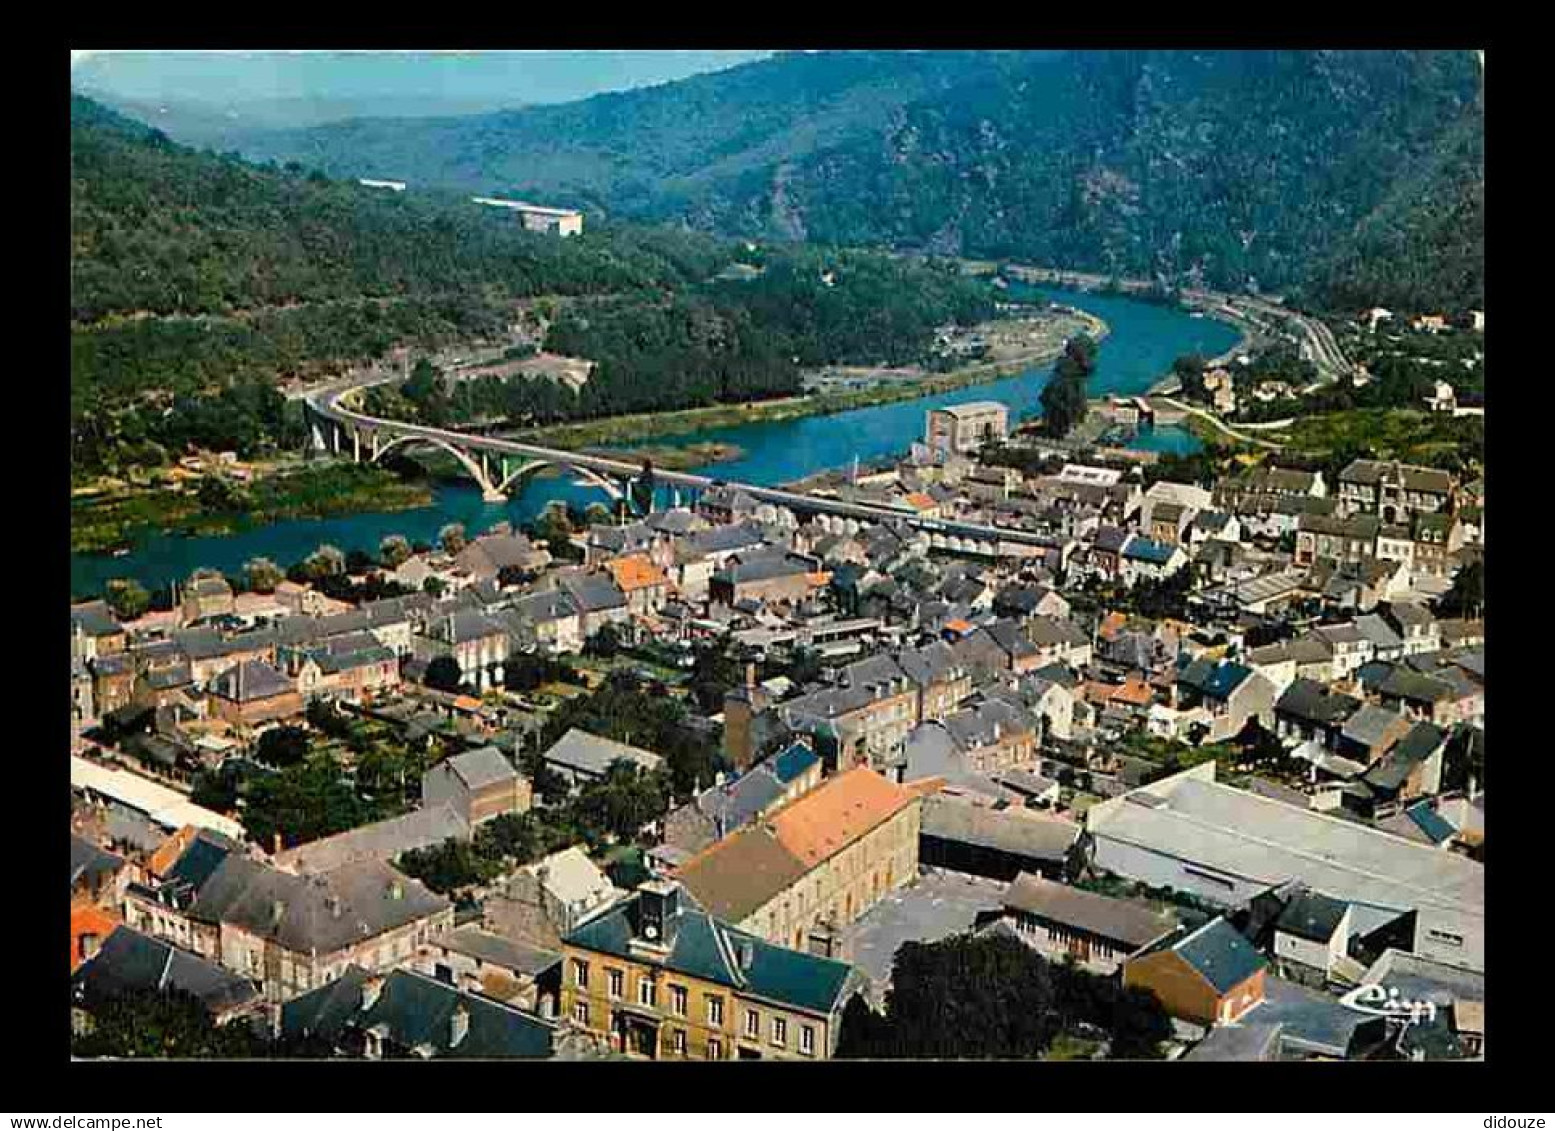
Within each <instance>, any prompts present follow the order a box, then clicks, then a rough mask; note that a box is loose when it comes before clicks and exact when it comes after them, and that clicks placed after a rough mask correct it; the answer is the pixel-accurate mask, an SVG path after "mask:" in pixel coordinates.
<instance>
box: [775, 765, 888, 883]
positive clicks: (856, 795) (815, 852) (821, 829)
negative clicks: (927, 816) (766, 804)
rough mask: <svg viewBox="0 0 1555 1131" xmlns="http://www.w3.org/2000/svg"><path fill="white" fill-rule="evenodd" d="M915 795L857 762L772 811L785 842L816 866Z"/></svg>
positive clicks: (784, 845) (806, 862) (789, 848)
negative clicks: (788, 803)
mask: <svg viewBox="0 0 1555 1131" xmlns="http://www.w3.org/2000/svg"><path fill="white" fill-rule="evenodd" d="M911 802H912V795H911V794H910V793H908V792H907V791H906V790H905V789H903V788H902V787H901V786H899V785H897V784H896V783H895V782H892V781H888V780H886V779H885V778H884V777H882V776H881V775H880V774H878V773H876V772H875V771H874V770H872V769H870V768H869V767H868V766H855V767H853V768H852V769H851V770H848V771H847V772H846V773H843V774H839V775H838V776H837V777H834V778H832V779H831V781H829V782H827V783H826V784H825V785H823V786H821V787H820V788H819V789H815V790H812V791H811V792H810V793H807V794H805V795H804V796H802V797H800V798H799V799H798V800H796V801H794V802H793V803H792V804H790V805H785V806H784V807H783V808H781V809H779V810H778V811H777V812H776V813H775V814H773V816H772V827H773V829H775V830H776V831H777V837H778V841H779V842H780V843H781V844H782V845H783V847H784V848H786V849H788V850H789V851H790V852H792V853H793V854H794V855H795V856H797V857H799V859H800V860H803V861H804V862H805V864H806V865H808V866H809V867H812V868H813V867H815V865H817V864H819V863H820V862H821V861H822V860H825V859H826V858H827V857H828V856H831V855H833V854H835V853H837V852H840V851H841V850H842V849H843V848H846V847H847V846H848V845H849V844H852V843H853V842H854V841H855V840H857V839H858V838H859V837H861V836H863V835H864V834H865V833H867V832H869V831H870V830H871V829H873V828H874V827H875V826H876V825H878V824H880V823H881V822H882V821H885V820H886V819H887V818H889V817H892V816H894V815H895V814H896V813H898V812H900V811H901V810H902V809H903V808H904V807H905V806H907V805H909V804H911Z"/></svg>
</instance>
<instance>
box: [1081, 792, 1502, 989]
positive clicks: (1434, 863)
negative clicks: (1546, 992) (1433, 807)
mask: <svg viewBox="0 0 1555 1131" xmlns="http://www.w3.org/2000/svg"><path fill="white" fill-rule="evenodd" d="M1086 828H1087V831H1088V832H1089V833H1090V834H1091V837H1092V839H1093V842H1094V850H1095V857H1094V859H1095V864H1096V866H1097V867H1100V868H1103V869H1106V870H1107V871H1110V872H1114V873H1117V874H1118V875H1122V876H1127V877H1129V878H1131V879H1136V880H1140V881H1143V882H1145V883H1149V884H1152V885H1154V886H1171V887H1174V888H1178V889H1179V890H1184V891H1190V892H1193V893H1194V894H1196V895H1199V896H1202V897H1204V898H1206V899H1209V900H1213V901H1215V902H1218V903H1221V904H1223V905H1227V906H1235V905H1237V904H1239V903H1241V902H1243V901H1244V900H1246V899H1249V898H1251V897H1252V896H1253V895H1256V894H1257V893H1258V892H1259V891H1261V890H1266V889H1267V888H1269V887H1271V886H1273V885H1275V884H1279V883H1283V882H1285V881H1287V880H1292V879H1299V880H1302V881H1303V882H1305V883H1306V884H1308V885H1309V886H1310V887H1312V888H1315V889H1316V890H1318V891H1322V892H1324V893H1326V894H1328V895H1330V896H1332V897H1333V898H1335V899H1341V900H1344V901H1345V902H1347V903H1350V904H1353V905H1354V907H1355V929H1356V930H1357V931H1366V930H1369V929H1371V928H1372V927H1375V926H1378V925H1380V924H1382V923H1384V922H1387V921H1389V920H1390V919H1393V918H1396V917H1397V916H1398V915H1399V914H1402V913H1404V912H1408V911H1416V912H1417V913H1418V922H1417V927H1416V938H1415V946H1416V949H1417V951H1418V952H1419V953H1420V954H1422V955H1425V956H1427V957H1430V958H1436V959H1440V960H1442V961H1446V962H1451V963H1454V964H1456V965H1460V966H1467V967H1469V968H1471V969H1483V967H1484V960H1485V959H1484V931H1485V875H1484V868H1483V866H1482V865H1480V864H1477V863H1475V862H1474V861H1472V860H1468V859H1466V858H1464V857H1461V856H1457V855H1454V854H1451V853H1445V852H1440V851H1437V850H1435V849H1433V848H1429V847H1427V846H1425V845H1422V844H1418V843H1413V842H1411V841H1408V840H1404V839H1402V838H1400V837H1396V836H1392V835H1390V834H1388V833H1385V832H1381V831H1378V830H1376V829H1372V828H1367V827H1365V826H1362V825H1358V824H1353V823H1351V822H1348V821H1342V820H1338V819H1336V818H1334V817H1330V816H1327V815H1325V814H1322V813H1317V812H1314V811H1312V810H1308V809H1300V808H1297V807H1296V806H1294V805H1288V804H1285V803H1283V802H1280V801H1275V800H1272V799H1270V798H1266V797H1260V796H1258V795H1256V794H1253V793H1249V792H1247V791H1245V790H1240V789H1232V788H1230V787H1228V786H1225V785H1221V784H1219V783H1217V782H1216V781H1215V766H1214V764H1213V763H1206V764H1205V765H1202V766H1196V767H1194V768H1193V769H1191V770H1186V771H1184V772H1183V773H1180V774H1177V775H1174V776H1173V777H1170V778H1166V779H1164V780H1162V781H1158V782H1153V783H1151V784H1150V785H1147V786H1144V787H1141V788H1139V789H1136V790H1133V791H1131V792H1129V793H1126V794H1123V795H1121V796H1119V797H1116V798H1113V799H1112V800H1110V801H1105V802H1103V803H1101V804H1099V805H1096V806H1093V807H1092V808H1091V809H1090V810H1089V811H1088V812H1087V814H1086Z"/></svg>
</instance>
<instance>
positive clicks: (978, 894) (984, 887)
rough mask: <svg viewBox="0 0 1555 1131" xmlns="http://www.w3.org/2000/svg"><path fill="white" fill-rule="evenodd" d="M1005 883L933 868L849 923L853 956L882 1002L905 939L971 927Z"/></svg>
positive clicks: (934, 937) (931, 938) (935, 937)
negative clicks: (894, 960)
mask: <svg viewBox="0 0 1555 1131" xmlns="http://www.w3.org/2000/svg"><path fill="white" fill-rule="evenodd" d="M1004 888H1005V885H1004V884H1002V883H999V882H998V881H996V880H988V879H983V878H981V877H977V876H965V875H962V874H960V873H959V872H944V871H940V870H938V869H934V870H931V871H929V872H928V874H926V875H922V876H919V877H918V881H917V883H915V884H913V885H912V886H910V887H906V888H902V889H901V890H899V891H895V892H892V893H891V894H890V895H888V896H886V897H885V898H884V899H882V900H881V901H880V903H879V904H877V905H876V906H875V907H874V908H872V909H871V910H870V912H869V914H868V915H865V916H864V917H863V918H862V919H860V920H859V921H858V922H856V923H854V924H853V925H852V926H851V927H849V928H848V933H847V943H848V945H849V947H850V954H849V959H850V961H852V962H853V964H854V965H856V966H858V967H859V968H860V969H861V970H863V971H864V972H865V973H866V974H868V975H869V977H870V980H871V982H872V983H873V985H872V994H871V996H873V997H875V998H876V1001H877V1004H878V1002H879V1000H880V998H881V997H882V996H883V995H884V993H885V990H886V987H887V985H889V983H890V978H891V960H892V958H893V957H894V956H895V955H896V949H897V947H899V946H901V945H902V943H904V942H924V943H929V942H938V941H939V940H940V939H944V938H948V937H949V936H951V935H954V934H958V933H960V932H961V931H965V930H968V929H969V928H971V926H972V924H973V922H974V920H976V918H977V913H978V912H979V911H991V910H995V909H997V908H998V907H999V897H1000V895H1001V894H1002V893H1003V891H1004Z"/></svg>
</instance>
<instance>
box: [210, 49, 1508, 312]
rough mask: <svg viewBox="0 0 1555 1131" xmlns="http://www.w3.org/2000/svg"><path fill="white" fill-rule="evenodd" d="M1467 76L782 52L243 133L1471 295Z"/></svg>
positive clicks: (1179, 261) (321, 150) (1471, 147)
mask: <svg viewBox="0 0 1555 1131" xmlns="http://www.w3.org/2000/svg"><path fill="white" fill-rule="evenodd" d="M1479 84H1480V74H1479V64H1478V62H1477V60H1476V59H1475V57H1474V54H1473V53H1472V52H1469V51H1454V52H1443V51H1206V52H1188V51H1069V52H1065V51H1048V52H825V53H814V54H811V53H789V54H783V55H779V56H776V57H774V58H773V59H770V60H765V61H762V62H758V63H752V64H748V65H746V66H741V67H736V68H733V69H731V70H728V71H723V72H718V73H715V74H709V75H701V76H697V77H694V78H690V79H686V80H683V81H681V82H676V83H669V84H665V85H663V86H658V87H652V88H647V89H641V90H635V91H630V92H626V93H621V94H610V95H602V96H599V97H595V98H590V99H586V100H584V101H580V102H575V103H569V104H566V105H561V106H541V107H533V108H529V109H525V110H519V111H513V112H506V113H499V114H485V115H478V116H471V117H462V118H445V119H438V120H421V121H407V120H393V119H362V120H356V121H350V122H342V123H335V124H331V125H327V126H321V127H314V128H310V129H305V130H293V131H285V132H270V133H254V134H247V135H242V136H238V137H234V138H233V139H232V144H235V145H238V146H239V147H240V148H241V149H242V150H243V151H244V152H246V153H249V154H251V155H253V156H256V157H263V158H277V159H280V160H283V161H298V162H301V163H303V164H305V165H307V166H308V167H310V168H311V167H317V168H321V169H323V170H325V171H326V172H329V173H332V174H339V175H347V174H349V175H362V176H380V177H393V178H397V179H404V180H409V181H411V182H413V183H417V184H423V185H432V186H443V187H448V188H452V189H458V190H461V191H465V190H468V191H476V190H478V191H483V192H496V193H510V194H514V195H517V196H521V197H529V198H538V199H540V200H543V201H545V202H548V203H555V204H568V205H574V206H579V207H583V208H586V209H589V210H591V211H593V212H594V213H596V214H602V215H611V216H630V217H634V218H640V219H645V220H679V221H684V222H686V223H689V224H690V225H692V226H694V227H697V228H703V229H707V230H713V231H720V232H725V233H729V234H737V235H743V236H750V237H765V238H785V239H806V240H811V241H816V242H837V243H845V244H872V243H879V244H891V245H895V246H898V247H904V248H916V249H923V250H927V251H932V252H937V253H947V254H962V255H971V256H979V257H996V258H1002V257H1010V258H1016V257H1018V258H1023V259H1027V260H1033V261H1039V262H1046V263H1053V264H1059V265H1064V266H1068V267H1072V268H1076V269H1091V270H1100V271H1107V272H1116V273H1118V274H1124V275H1152V274H1161V275H1165V276H1167V277H1169V278H1172V279H1179V278H1188V279H1191V278H1194V277H1198V278H1201V279H1202V280H1203V281H1204V282H1206V283H1208V284H1211V285H1214V286H1221V287H1234V288H1240V287H1244V286H1247V285H1249V284H1250V283H1255V284H1256V285H1258V286H1260V287H1261V288H1263V289H1265V290H1282V289H1283V290H1288V289H1292V288H1300V287H1302V285H1303V284H1305V285H1306V292H1305V296H1304V297H1306V298H1308V299H1309V300H1311V301H1314V302H1316V303H1320V304H1321V303H1324V302H1344V303H1346V304H1349V305H1354V304H1355V303H1356V302H1371V301H1381V302H1384V303H1393V304H1396V305H1400V306H1408V305H1412V304H1419V305H1424V306H1454V307H1464V306H1474V305H1479V304H1480V303H1481V302H1482V287H1481V274H1480V271H1479V268H1478V258H1479V254H1480V248H1481V247H1482V243H1483V230H1482V223H1483V222H1482V218H1481V211H1480V199H1481V192H1480V188H1479V186H1480V184H1481V183H1482V180H1483V171H1482V148H1481V145H1482V134H1483V114H1482V110H1481V107H1480V104H1479ZM1395 256H1404V257H1407V258H1408V259H1409V261H1410V262H1409V265H1408V267H1407V269H1406V270H1405V271H1404V272H1402V273H1401V272H1400V270H1399V264H1398V263H1396V262H1395V261H1394V257H1395Z"/></svg>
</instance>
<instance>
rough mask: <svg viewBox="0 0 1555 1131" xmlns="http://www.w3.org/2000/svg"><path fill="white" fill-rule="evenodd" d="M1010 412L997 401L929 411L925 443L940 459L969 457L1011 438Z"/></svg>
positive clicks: (973, 402) (969, 403)
mask: <svg viewBox="0 0 1555 1131" xmlns="http://www.w3.org/2000/svg"><path fill="white" fill-rule="evenodd" d="M1009 428H1010V410H1009V409H1008V408H1007V407H1006V406H1004V405H1002V404H1000V403H999V402H998V401H971V402H968V403H967V404H957V405H947V406H946V407H944V408H934V409H930V410H929V412H928V420H927V424H926V427H925V430H924V443H926V444H927V445H928V447H929V450H930V451H932V452H937V453H939V454H941V455H966V454H967V453H970V452H975V451H977V450H978V449H979V448H981V447H982V446H983V445H984V444H989V443H993V444H1002V443H1003V442H1004V440H1005V438H1006V437H1007V436H1008V435H1009Z"/></svg>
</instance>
